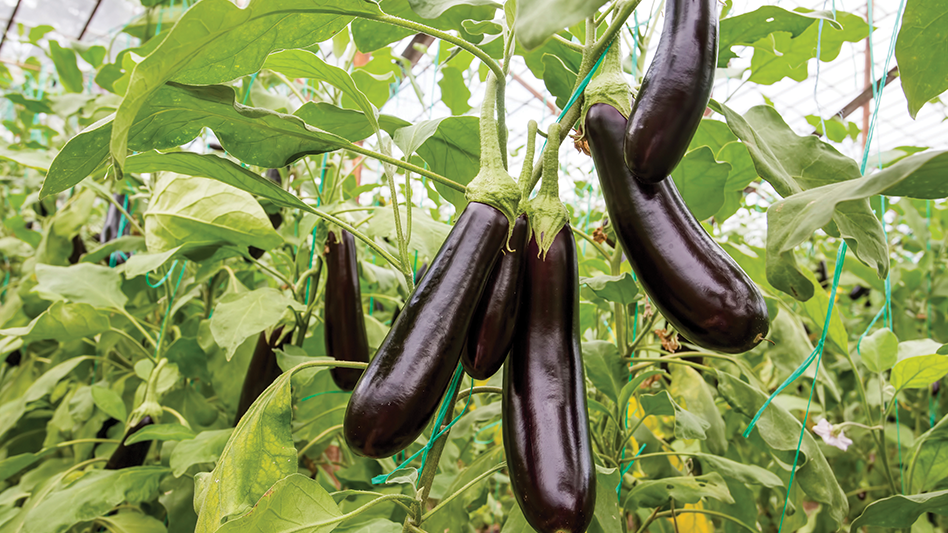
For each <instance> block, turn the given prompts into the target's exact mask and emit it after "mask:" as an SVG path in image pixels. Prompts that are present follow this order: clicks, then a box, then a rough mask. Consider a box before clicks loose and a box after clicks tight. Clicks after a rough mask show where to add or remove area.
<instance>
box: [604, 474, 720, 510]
mask: <svg viewBox="0 0 948 533" xmlns="http://www.w3.org/2000/svg"><path fill="white" fill-rule="evenodd" d="M702 498H714V499H715V500H720V501H722V502H727V503H734V498H732V497H731V493H730V492H729V491H728V490H727V483H725V482H724V478H722V477H721V474H718V473H717V472H712V473H710V474H704V475H702V476H696V477H669V478H665V479H654V480H647V481H639V483H638V484H636V485H635V487H632V490H630V491H629V495H628V496H627V497H626V499H625V503H624V504H623V505H622V506H623V507H624V508H625V509H626V510H629V511H635V510H637V509H640V508H648V509H651V508H654V507H664V506H666V505H668V503H669V502H670V501H671V500H675V503H678V504H682V503H698V502H699V501H701V499H702Z"/></svg>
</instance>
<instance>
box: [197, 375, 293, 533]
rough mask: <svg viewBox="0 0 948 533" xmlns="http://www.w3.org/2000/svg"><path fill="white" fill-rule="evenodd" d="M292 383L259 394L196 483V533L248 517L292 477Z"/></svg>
mask: <svg viewBox="0 0 948 533" xmlns="http://www.w3.org/2000/svg"><path fill="white" fill-rule="evenodd" d="M290 378H291V374H290V373H285V374H283V375H282V376H280V377H279V378H277V379H276V381H274V382H273V384H271V385H270V386H269V387H268V388H267V389H266V390H265V391H263V392H262V393H261V394H260V396H259V397H258V398H257V400H256V401H255V402H254V403H253V405H251V406H250V409H249V410H248V411H247V413H246V414H245V415H244V416H243V418H241V419H240V422H239V423H238V424H237V428H236V429H234V432H233V434H231V437H230V440H228V441H227V445H226V446H225V447H224V451H223V453H221V457H220V459H219V460H218V461H217V466H215V467H214V470H213V471H212V472H210V473H208V474H198V475H196V476H195V477H194V508H195V509H196V510H197V511H198V523H197V528H196V529H195V531H196V532H197V533H204V532H213V531H217V529H218V527H220V524H221V523H222V522H223V521H225V520H227V519H228V518H233V517H234V516H235V515H240V514H244V513H245V512H247V511H249V510H250V508H251V507H252V506H253V505H254V504H256V503H257V500H259V499H260V498H261V497H262V496H263V495H264V493H265V492H266V491H267V490H268V489H269V488H270V487H271V486H272V485H273V484H274V483H276V482H277V481H279V480H281V479H283V478H285V477H287V476H289V475H290V474H295V473H296V471H297V465H298V458H297V456H296V447H295V446H294V445H293V432H292V430H291V422H292V418H293V413H292V404H291V403H290V399H291V394H290ZM182 444H184V443H182ZM288 500H291V501H294V500H295V499H290V498H288Z"/></svg>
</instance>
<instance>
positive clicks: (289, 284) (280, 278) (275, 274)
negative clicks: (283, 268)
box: [241, 250, 293, 289]
mask: <svg viewBox="0 0 948 533" xmlns="http://www.w3.org/2000/svg"><path fill="white" fill-rule="evenodd" d="M241 254H243V256H244V259H246V260H248V261H250V262H251V263H253V264H254V265H256V266H257V267H258V268H260V269H261V270H264V271H266V272H267V273H268V274H270V275H271V276H273V277H274V278H276V279H277V281H280V282H282V283H283V285H284V286H286V287H289V288H290V289H292V288H293V282H292V281H290V280H289V279H288V278H287V277H286V276H284V275H283V274H280V273H279V272H277V271H276V270H274V269H272V268H270V267H268V266H267V265H265V264H263V263H261V262H260V261H259V260H257V259H254V258H253V256H251V255H250V253H249V252H245V251H244V250H241Z"/></svg>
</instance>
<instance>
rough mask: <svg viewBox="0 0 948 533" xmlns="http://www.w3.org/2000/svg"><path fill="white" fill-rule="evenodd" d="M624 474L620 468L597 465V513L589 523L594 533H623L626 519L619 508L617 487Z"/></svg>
mask: <svg viewBox="0 0 948 533" xmlns="http://www.w3.org/2000/svg"><path fill="white" fill-rule="evenodd" d="M621 479H622V476H621V474H620V473H619V469H618V468H604V467H601V466H598V465H597V466H596V514H595V515H593V520H592V523H591V524H589V530H588V531H589V532H592V533H623V531H624V530H623V528H622V522H623V521H624V519H625V516H624V514H623V513H622V510H621V509H620V508H619V498H617V497H616V496H617V494H616V487H617V486H619V483H620V482H621Z"/></svg>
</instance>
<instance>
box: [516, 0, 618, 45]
mask: <svg viewBox="0 0 948 533" xmlns="http://www.w3.org/2000/svg"><path fill="white" fill-rule="evenodd" d="M605 3H606V2H605V0H591V1H585V2H584V1H582V0H545V1H544V0H517V17H516V22H515V23H514V33H515V35H516V36H517V41H519V42H520V44H521V45H523V47H524V48H526V49H527V50H533V49H534V48H537V47H538V46H540V45H541V44H543V42H544V41H546V40H547V39H549V38H550V37H551V36H552V35H553V34H554V33H556V32H558V31H560V30H562V29H563V28H568V27H570V26H572V25H573V24H575V23H577V22H579V21H581V20H583V19H585V18H586V17H589V16H591V15H593V14H595V13H596V12H597V11H598V10H599V8H600V7H601V6H602V5H603V4H605Z"/></svg>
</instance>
